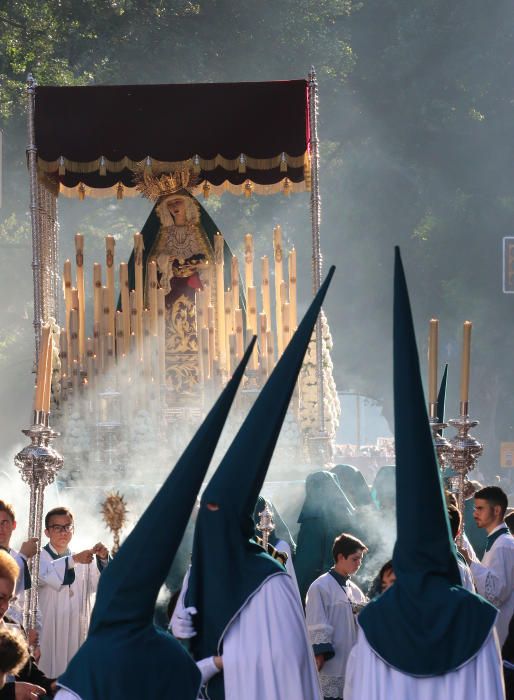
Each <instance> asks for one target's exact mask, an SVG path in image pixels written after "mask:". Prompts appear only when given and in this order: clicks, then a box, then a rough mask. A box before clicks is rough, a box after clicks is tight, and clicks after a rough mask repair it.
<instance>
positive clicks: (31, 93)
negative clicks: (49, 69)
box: [27, 73, 43, 358]
mask: <svg viewBox="0 0 514 700" xmlns="http://www.w3.org/2000/svg"><path fill="white" fill-rule="evenodd" d="M36 87H37V83H36V81H35V79H34V77H33V76H32V73H29V74H28V76H27V102H28V108H27V131H28V144H27V161H28V169H29V186H30V223H31V228H32V279H33V285H34V321H33V325H34V340H35V347H36V354H35V357H36V358H37V357H38V356H39V339H40V335H41V325H42V323H43V300H42V298H41V286H42V285H41V255H40V248H41V243H40V238H41V237H40V230H41V217H40V208H39V201H38V180H37V148H36V132H35V126H34V114H35V107H36Z"/></svg>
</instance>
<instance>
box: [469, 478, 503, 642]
mask: <svg viewBox="0 0 514 700" xmlns="http://www.w3.org/2000/svg"><path fill="white" fill-rule="evenodd" d="M474 498H475V509H474V512H473V517H474V519H475V522H476V524H477V525H478V527H480V528H484V529H485V531H486V532H487V544H486V548H485V554H484V556H483V557H482V561H481V562H479V561H478V560H477V559H476V558H471V556H470V555H469V553H468V552H466V551H465V550H461V554H462V555H463V556H464V558H465V559H466V561H467V562H468V564H469V566H470V569H471V573H472V575H473V580H474V581H475V586H476V589H477V593H479V594H480V595H481V596H483V597H484V598H486V599H487V600H488V601H489V602H490V603H492V604H493V605H494V606H496V607H497V608H498V610H499V613H498V617H497V620H496V631H497V632H498V639H499V641H500V646H503V644H504V642H505V640H506V639H507V634H508V632H509V623H510V621H511V618H512V615H513V614H514V537H512V535H511V534H510V530H509V528H508V527H507V525H506V524H505V521H504V517H505V511H506V510H507V505H508V499H507V496H506V494H505V493H504V491H502V489H501V488H500V487H499V486H485V487H484V488H483V489H480V490H479V491H477V492H476V493H475V496H474Z"/></svg>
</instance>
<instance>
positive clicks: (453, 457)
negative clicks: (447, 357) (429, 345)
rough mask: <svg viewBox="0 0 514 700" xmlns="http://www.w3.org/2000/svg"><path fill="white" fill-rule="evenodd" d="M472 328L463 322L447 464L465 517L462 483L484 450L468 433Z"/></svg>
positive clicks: (472, 422) (472, 423)
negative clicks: (457, 401)
mask: <svg viewBox="0 0 514 700" xmlns="http://www.w3.org/2000/svg"><path fill="white" fill-rule="evenodd" d="M471 328H472V324H471V322H470V321H465V322H464V334H463V350H462V366H461V384H460V416H459V417H458V418H453V419H452V420H450V421H448V422H449V424H450V425H451V426H452V427H453V428H456V430H457V435H455V436H454V437H453V438H452V439H451V440H450V446H451V452H450V454H449V456H448V461H447V463H449V464H450V465H451V467H452V469H453V470H454V471H455V472H457V473H456V475H455V476H452V477H450V479H449V482H450V488H451V490H452V491H453V492H454V493H456V494H457V503H458V506H459V510H460V512H461V513H462V516H463V517H464V500H465V493H464V492H465V482H466V480H467V475H468V473H469V472H470V471H471V470H472V469H474V468H475V464H476V461H477V459H478V458H479V457H480V455H481V454H482V452H483V450H484V447H483V445H482V444H481V443H480V442H478V440H477V439H476V438H474V437H473V436H472V435H470V434H469V431H470V430H471V429H472V428H474V427H476V426H477V425H478V421H477V420H472V419H471V418H470V417H469V402H468V399H469V374H470V356H471ZM458 544H459V545H462V535H460V536H459V539H458Z"/></svg>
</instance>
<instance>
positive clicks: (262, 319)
mask: <svg viewBox="0 0 514 700" xmlns="http://www.w3.org/2000/svg"><path fill="white" fill-rule="evenodd" d="M267 332H268V319H267V318H266V314H265V313H260V314H259V351H260V355H259V356H260V365H261V370H262V374H263V376H266V374H267V367H268V343H267V337H266V334H267Z"/></svg>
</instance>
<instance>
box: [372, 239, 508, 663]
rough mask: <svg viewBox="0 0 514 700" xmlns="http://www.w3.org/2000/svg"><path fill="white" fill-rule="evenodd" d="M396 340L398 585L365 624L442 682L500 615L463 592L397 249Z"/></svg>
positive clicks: (402, 659)
mask: <svg viewBox="0 0 514 700" xmlns="http://www.w3.org/2000/svg"><path fill="white" fill-rule="evenodd" d="M393 340H394V414H395V415H394V417H395V445H396V521H397V539H396V544H395V548H394V554H393V568H394V572H395V574H396V582H395V584H394V585H393V586H392V587H391V588H390V589H388V590H387V591H386V592H385V593H384V594H383V595H381V596H379V597H378V598H377V599H376V600H374V601H372V602H371V603H370V604H369V605H368V606H367V607H366V608H365V609H364V610H363V611H362V613H361V614H360V616H359V624H360V626H361V628H362V629H363V631H364V634H365V635H366V639H367V641H368V643H369V644H370V646H371V647H372V648H373V650H374V651H375V652H376V653H377V654H378V656H380V657H381V658H382V659H383V660H384V661H385V662H386V663H388V664H389V665H391V666H393V667H394V668H396V669H397V670H399V671H401V672H403V673H407V674H410V675H413V676H437V675H440V674H444V673H447V672H449V671H453V670H455V669H457V668H458V667H459V666H461V665H462V664H464V663H466V662H467V661H468V660H470V659H471V658H472V657H473V656H474V655H475V654H476V653H477V652H478V651H479V650H480V648H481V646H482V645H483V643H484V642H485V640H486V638H487V636H488V634H489V632H490V630H491V628H492V626H493V624H494V621H495V617H496V610H495V608H493V606H492V605H490V604H489V603H488V602H487V601H485V600H484V599H482V598H480V597H479V596H476V595H474V594H472V593H469V592H468V591H466V590H465V589H463V588H462V587H461V585H460V575H459V569H458V566H457V559H456V552H455V545H454V543H453V540H452V539H451V535H450V529H449V523H448V516H447V513H446V504H445V500H444V495H443V489H442V484H441V478H440V474H439V469H438V466H437V461H436V457H435V453H434V448H433V443H432V436H431V431H430V427H429V422H428V415H427V411H426V407H425V397H424V393H423V386H422V382H421V374H420V368H419V359H418V351H417V347H416V338H415V334H414V325H413V322H412V315H411V309H410V302H409V296H408V292H407V285H406V282H405V276H404V272H403V266H402V262H401V258H400V253H399V250H398V249H396V259H395V284H394V334H393Z"/></svg>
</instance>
